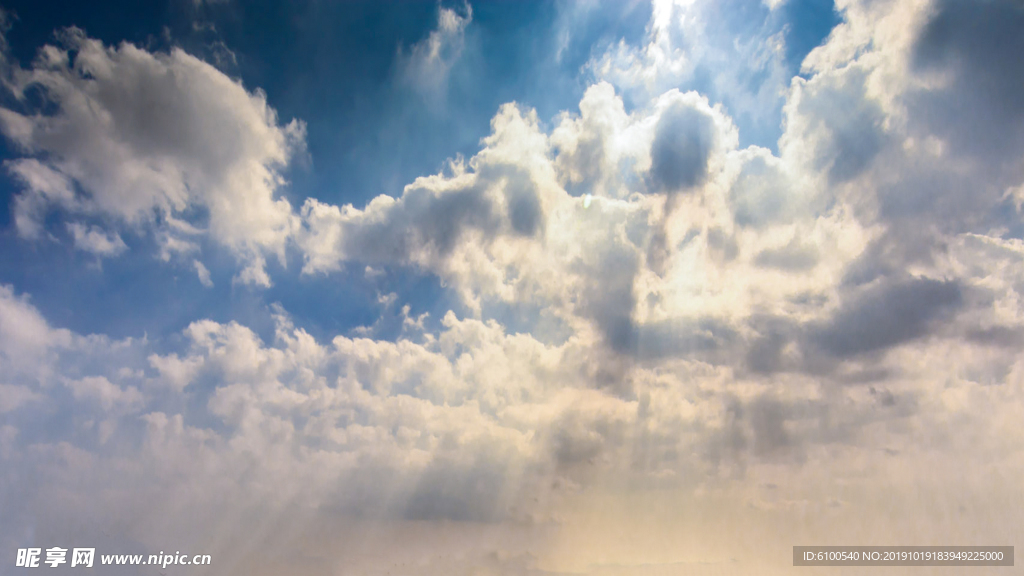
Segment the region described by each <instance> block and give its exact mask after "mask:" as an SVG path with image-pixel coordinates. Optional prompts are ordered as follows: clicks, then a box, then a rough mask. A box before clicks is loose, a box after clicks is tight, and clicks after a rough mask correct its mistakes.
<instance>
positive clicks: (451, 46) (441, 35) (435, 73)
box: [397, 2, 473, 97]
mask: <svg viewBox="0 0 1024 576" xmlns="http://www.w3.org/2000/svg"><path fill="white" fill-rule="evenodd" d="M461 12H462V14H460V13H459V12H458V11H456V10H455V9H452V8H445V7H443V6H440V5H438V10H437V26H436V27H435V28H434V29H433V30H431V31H430V34H429V35H428V36H427V37H426V38H424V39H423V40H421V41H419V42H417V43H415V44H413V45H412V46H411V47H410V48H409V51H408V52H405V51H403V50H401V47H400V48H399V52H398V62H397V66H398V68H399V70H400V74H401V78H402V80H403V81H405V82H408V83H409V84H411V85H412V86H414V87H415V88H416V89H418V90H420V91H422V92H423V93H424V94H426V95H432V96H434V97H437V96H439V95H441V94H443V93H444V92H445V90H446V88H447V85H448V75H449V73H450V72H451V69H452V66H454V65H455V63H456V62H458V60H459V58H460V57H461V56H462V50H463V47H464V45H465V34H466V28H467V27H468V26H469V25H470V24H471V23H472V22H473V7H472V6H470V5H469V3H468V2H467V3H465V4H463V6H462V10H461Z"/></svg>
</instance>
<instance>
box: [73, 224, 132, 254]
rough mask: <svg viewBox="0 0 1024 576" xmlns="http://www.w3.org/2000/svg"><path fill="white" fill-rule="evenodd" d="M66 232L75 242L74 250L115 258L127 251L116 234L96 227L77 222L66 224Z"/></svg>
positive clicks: (126, 247)
mask: <svg viewBox="0 0 1024 576" xmlns="http://www.w3.org/2000/svg"><path fill="white" fill-rule="evenodd" d="M68 231H69V232H71V236H72V238H74V240H75V248H78V249H79V250H84V251H85V252H91V253H93V254H95V255H97V256H101V257H103V256H106V257H111V256H117V255H119V254H121V253H122V252H124V251H125V250H127V249H128V246H126V245H125V243H124V240H122V239H121V235H120V234H118V233H117V232H110V233H107V232H104V231H103V230H102V229H100V228H99V227H98V226H86V225H84V224H81V223H79V222H72V223H70V224H68Z"/></svg>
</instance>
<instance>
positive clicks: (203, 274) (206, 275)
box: [192, 260, 213, 288]
mask: <svg viewBox="0 0 1024 576" xmlns="http://www.w3.org/2000/svg"><path fill="white" fill-rule="evenodd" d="M192 265H193V266H194V267H195V269H196V275H197V276H198V277H199V283H200V284H202V285H203V286H205V287H207V288H213V280H211V279H210V271H209V270H208V269H207V268H206V266H205V265H203V263H202V262H200V261H199V260H193V261H192Z"/></svg>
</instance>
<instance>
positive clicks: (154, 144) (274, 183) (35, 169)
mask: <svg viewBox="0 0 1024 576" xmlns="http://www.w3.org/2000/svg"><path fill="white" fill-rule="evenodd" d="M59 37H60V40H61V44H60V46H51V45H48V46H46V47H44V48H43V49H42V50H40V52H39V56H38V58H37V59H36V60H35V61H34V63H33V64H32V66H31V67H30V68H27V69H21V68H18V69H16V70H14V72H13V76H12V80H11V82H10V85H9V88H10V89H11V90H12V91H13V92H14V94H15V96H16V97H17V98H19V99H21V100H22V102H24V100H23V99H24V94H25V93H26V91H27V90H30V89H39V90H40V91H41V93H42V94H43V96H44V98H45V99H46V101H47V103H48V104H49V105H50V106H52V107H53V110H54V111H55V112H54V113H52V114H44V113H42V112H39V111H33V110H27V111H23V112H19V111H15V110H13V109H4V110H3V113H2V114H0V129H2V130H3V132H4V135H5V136H7V138H8V139H9V140H11V141H12V142H13V143H14V144H15V145H17V146H18V147H19V148H20V149H21V150H23V151H24V152H25V153H26V154H29V155H31V156H30V157H26V158H22V159H18V160H12V161H10V162H9V163H8V164H7V168H8V170H9V171H10V172H11V173H12V174H13V175H14V176H15V177H16V178H17V179H18V180H19V181H21V183H22V184H23V186H24V191H23V192H22V193H21V194H20V195H19V196H18V197H17V199H16V201H15V216H14V217H15V222H16V225H17V228H18V231H19V233H21V234H22V235H23V236H28V237H32V236H36V235H38V233H39V231H40V227H41V225H42V224H41V221H42V218H43V217H44V216H45V214H46V213H47V211H49V210H52V209H55V208H57V209H60V210H62V211H64V212H65V213H68V214H71V215H74V214H83V215H97V216H103V217H106V218H107V219H108V220H111V221H112V222H116V223H117V225H120V226H133V227H140V226H145V227H154V228H157V229H158V230H159V233H160V234H164V235H166V236H167V238H168V242H179V243H180V242H181V241H182V240H180V234H178V233H177V231H176V230H174V228H173V227H170V226H166V225H164V224H162V223H163V222H167V221H168V220H173V219H183V218H185V215H186V214H195V213H196V212H201V213H202V214H204V215H205V217H204V218H203V220H202V221H201V222H193V223H192V224H198V225H200V226H201V227H203V228H208V231H209V234H210V235H211V236H212V237H213V238H214V239H215V240H217V241H219V242H221V243H223V244H224V245H226V246H227V247H229V248H230V249H232V250H233V251H234V252H235V253H236V254H237V255H238V257H239V259H240V260H241V261H243V262H245V263H246V264H247V266H248V267H249V269H251V270H252V272H251V273H249V274H247V275H245V278H246V279H247V280H248V281H253V282H257V283H264V284H265V283H266V282H267V280H266V278H264V276H265V275H261V274H260V273H259V271H258V270H256V268H260V270H262V268H261V267H262V258H263V254H264V252H268V253H271V254H275V255H277V256H278V257H279V258H282V259H283V258H284V250H285V245H286V242H287V240H288V237H289V235H290V234H291V233H292V230H293V229H294V227H295V225H296V220H295V216H294V214H293V213H292V209H291V207H290V205H289V203H288V201H287V200H285V199H283V198H280V197H279V194H278V190H279V189H280V187H281V186H282V185H283V183H284V180H283V179H282V176H281V170H282V169H283V168H284V167H285V166H287V164H288V162H289V160H290V159H291V158H292V157H293V156H294V155H295V154H296V153H299V152H301V151H302V149H303V140H304V131H305V127H304V125H303V124H302V123H301V122H299V121H294V120H293V121H291V122H290V123H288V124H284V125H281V124H279V123H278V119H277V114H276V112H275V111H274V110H273V109H272V108H271V107H270V106H269V105H268V104H267V102H266V97H265V96H264V94H263V93H262V92H260V91H259V90H257V91H255V92H249V91H247V90H246V89H245V88H244V87H243V86H242V85H241V84H240V83H238V82H237V81H234V80H232V79H230V78H228V77H227V76H225V75H224V74H222V73H221V72H219V71H218V70H216V69H215V68H213V67H212V66H210V65H208V64H206V63H204V62H202V61H201V60H199V59H197V58H195V57H193V56H191V55H189V54H187V53H185V52H184V51H182V50H180V49H173V50H172V51H171V52H169V53H166V54H161V53H151V52H148V51H146V50H143V49H141V48H138V47H136V46H134V45H132V44H128V43H124V44H121V45H120V46H116V47H108V46H104V45H103V44H102V43H101V42H99V41H98V40H93V39H90V38H88V37H86V36H85V34H84V33H83V32H82V31H80V30H78V29H75V28H71V29H67V30H65V31H63V32H62V33H61V34H60V36H59ZM74 230H75V229H72V231H74ZM104 234H106V235H108V236H109V237H110V238H112V237H113V235H114V234H116V232H103V231H98V230H90V231H88V232H86V231H84V230H82V234H80V235H76V236H75V238H76V245H78V246H80V247H84V249H90V250H93V251H95V250H99V251H100V252H101V253H103V254H113V253H114V252H116V251H118V248H117V246H118V244H117V243H116V241H113V244H111V245H107V244H104V243H103V242H101V241H100V239H102V237H103V235H104ZM108 240H109V238H108Z"/></svg>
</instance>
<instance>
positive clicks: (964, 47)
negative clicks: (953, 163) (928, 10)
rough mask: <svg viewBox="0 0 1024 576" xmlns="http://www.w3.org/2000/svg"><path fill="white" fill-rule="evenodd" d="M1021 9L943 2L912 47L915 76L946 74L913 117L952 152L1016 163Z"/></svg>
mask: <svg viewBox="0 0 1024 576" xmlns="http://www.w3.org/2000/svg"><path fill="white" fill-rule="evenodd" d="M1021 54H1024V3H1022V2H1020V1H1019V0H977V1H974V2H962V1H959V0H941V1H939V2H938V3H937V5H936V9H935V12H934V14H933V15H932V18H931V19H930V20H929V22H928V24H927V25H925V26H924V28H923V29H922V30H921V32H920V35H919V36H918V38H917V41H916V44H915V45H914V51H913V59H912V64H913V67H914V69H915V70H916V71H917V72H941V73H946V74H947V75H951V79H952V83H951V84H949V85H947V86H945V87H944V89H943V90H933V91H927V92H923V93H920V94H919V95H918V99H917V101H916V102H914V104H915V106H913V107H912V108H911V109H910V110H911V112H912V114H915V115H917V116H918V117H919V118H920V119H921V120H922V121H923V122H924V123H925V125H926V127H927V128H930V129H931V130H933V131H934V132H936V133H937V134H939V135H940V136H943V137H944V138H946V139H947V142H948V144H949V145H950V146H952V147H953V148H954V149H956V150H958V151H961V152H963V153H966V154H970V155H973V156H978V157H987V159H988V161H991V160H993V159H1004V160H1010V161H1014V159H1016V160H1019V158H1020V145H1021V144H1022V143H1024V129H1022V125H1021V122H1022V121H1024V99H1022V98H1021V86H1024V59H1022V58H1021Z"/></svg>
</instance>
